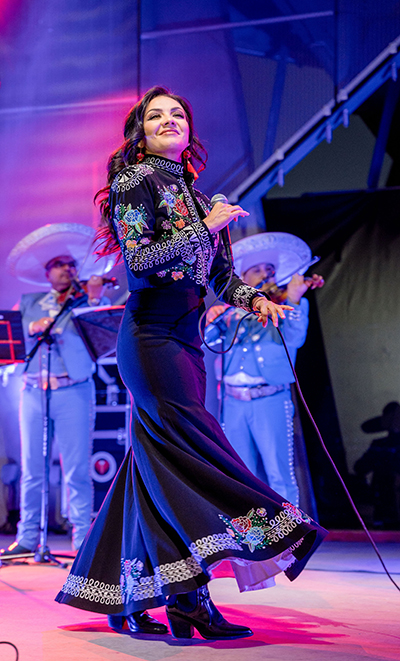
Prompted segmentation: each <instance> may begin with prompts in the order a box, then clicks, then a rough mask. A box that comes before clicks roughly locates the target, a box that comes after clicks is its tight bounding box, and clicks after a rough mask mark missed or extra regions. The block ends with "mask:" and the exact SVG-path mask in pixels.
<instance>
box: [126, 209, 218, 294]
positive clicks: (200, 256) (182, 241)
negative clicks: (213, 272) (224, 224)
mask: <svg viewBox="0 0 400 661" xmlns="http://www.w3.org/2000/svg"><path fill="white" fill-rule="evenodd" d="M211 249H212V247H211V241H210V238H209V234H208V232H207V229H206V228H205V227H204V226H203V223H202V222H200V221H198V222H196V223H193V224H192V225H187V226H186V227H184V228H183V229H182V230H180V231H179V232H177V233H176V234H173V235H172V236H171V237H170V238H168V239H164V240H162V241H158V242H156V243H149V244H148V245H143V244H137V245H136V246H135V247H133V248H128V247H126V246H125V247H124V256H125V259H126V262H127V264H128V266H129V268H130V269H131V270H132V271H135V272H140V271H144V270H147V269H152V268H154V267H160V270H162V268H161V267H162V266H163V265H164V264H168V263H169V262H171V261H172V260H173V259H174V258H175V257H178V256H180V257H181V258H182V260H183V261H184V262H186V263H189V264H190V263H193V262H194V260H195V259H196V261H197V265H196V282H198V283H199V284H203V283H204V278H205V275H207V274H205V273H204V260H206V259H207V258H208V255H209V254H210V251H211Z"/></svg>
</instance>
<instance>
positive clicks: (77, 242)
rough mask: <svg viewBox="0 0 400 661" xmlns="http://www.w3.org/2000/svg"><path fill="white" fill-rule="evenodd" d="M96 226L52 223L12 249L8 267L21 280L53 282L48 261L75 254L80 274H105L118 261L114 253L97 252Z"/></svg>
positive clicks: (38, 283)
mask: <svg viewBox="0 0 400 661" xmlns="http://www.w3.org/2000/svg"><path fill="white" fill-rule="evenodd" d="M95 234H96V232H95V230H94V229H93V228H92V227H88V226H87V225H81V224H80V223H52V224H49V225H44V227H39V229H37V230H34V231H33V232H31V233H30V234H28V235H27V236H25V237H24V238H23V239H21V241H19V242H18V243H17V245H16V246H15V247H14V248H13V249H12V250H11V252H10V254H9V255H8V257H7V261H6V268H7V269H8V271H9V272H10V273H11V275H13V276H15V277H16V278H18V279H19V280H23V281H24V282H29V283H30V284H32V285H41V286H42V285H49V282H48V280H47V278H46V275H45V269H44V267H45V265H46V264H47V263H48V262H49V261H50V259H53V258H54V257H59V256H61V255H71V257H72V258H73V259H74V260H75V261H76V263H77V270H78V277H79V279H80V280H87V279H88V278H90V276H91V275H103V274H104V273H107V272H108V271H110V270H111V269H112V267H113V265H114V261H115V259H114V257H112V256H111V255H110V256H106V257H101V258H100V259H97V256H96V255H94V254H93V242H94V238H95Z"/></svg>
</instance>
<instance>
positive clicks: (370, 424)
mask: <svg viewBox="0 0 400 661" xmlns="http://www.w3.org/2000/svg"><path fill="white" fill-rule="evenodd" d="M361 429H362V430H363V431H365V432H366V433H367V434H376V433H377V432H380V431H393V432H400V404H399V402H389V404H386V406H385V407H384V409H383V411H382V415H378V416H377V417H376V418H370V419H369V420H366V421H365V422H363V423H362V425H361Z"/></svg>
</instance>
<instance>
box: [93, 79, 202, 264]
mask: <svg viewBox="0 0 400 661" xmlns="http://www.w3.org/2000/svg"><path fill="white" fill-rule="evenodd" d="M157 96H168V97H170V98H171V99H174V100H175V101H177V102H178V103H179V104H180V105H181V106H182V108H183V109H184V111H185V114H186V119H187V122H188V124H189V145H188V146H187V148H186V149H185V151H184V153H183V155H182V160H183V166H184V171H185V172H193V167H192V166H191V163H190V159H191V158H193V160H194V161H196V166H197V163H199V166H197V168H198V170H199V171H201V170H204V168H205V167H206V161H207V152H206V150H205V148H204V147H203V145H202V144H201V142H200V140H199V138H198V137H197V134H196V132H195V130H194V126H193V111H192V107H191V105H190V103H189V102H188V101H187V100H186V99H185V98H183V97H182V96H178V95H177V94H173V93H172V92H171V91H170V90H169V89H167V88H166V87H162V86H160V85H157V86H155V87H152V88H151V89H149V90H147V92H146V93H145V94H144V95H143V96H142V98H141V99H139V101H138V102H137V103H135V105H134V106H133V107H132V108H131V110H130V111H129V113H128V115H127V117H126V120H125V125H124V138H125V140H124V142H123V143H122V145H121V146H120V147H119V148H118V149H116V150H115V151H114V152H113V153H112V154H111V156H110V158H109V159H108V164H107V185H106V186H104V187H103V188H101V189H100V190H99V191H97V193H96V195H95V197H94V201H95V202H96V203H97V204H99V207H100V211H101V223H100V227H99V229H98V231H97V238H98V239H99V249H98V250H97V254H99V255H109V254H110V253H118V255H119V256H120V248H119V244H118V238H117V236H116V233H115V230H114V227H113V225H112V222H111V209H110V205H109V203H108V196H109V193H110V187H111V184H112V182H113V181H114V179H115V177H116V175H117V174H118V173H119V172H121V170H123V169H124V168H126V167H127V166H128V165H134V164H135V163H138V162H140V160H141V158H142V157H143V150H142V148H141V147H139V143H140V142H141V140H143V138H144V126H143V120H144V115H145V112H146V109H147V106H148V105H149V103H150V101H152V100H153V99H155V98H156V97H157ZM117 259H118V258H117Z"/></svg>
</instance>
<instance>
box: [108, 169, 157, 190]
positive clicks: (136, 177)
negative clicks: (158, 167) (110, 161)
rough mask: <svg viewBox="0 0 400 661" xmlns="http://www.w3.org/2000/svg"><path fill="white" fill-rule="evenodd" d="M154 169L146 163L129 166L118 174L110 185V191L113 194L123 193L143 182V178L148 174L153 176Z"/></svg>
mask: <svg viewBox="0 0 400 661" xmlns="http://www.w3.org/2000/svg"><path fill="white" fill-rule="evenodd" d="M153 172H154V168H152V167H151V166H150V165H147V163H140V164H138V165H131V166H130V167H129V168H127V169H126V170H124V171H123V172H120V173H119V174H118V175H117V176H116V178H115V179H114V181H113V183H112V184H111V190H112V191H113V192H114V193H124V192H125V191H127V190H131V188H135V186H139V184H140V183H141V182H142V181H143V179H144V178H145V177H147V175H149V174H153Z"/></svg>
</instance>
